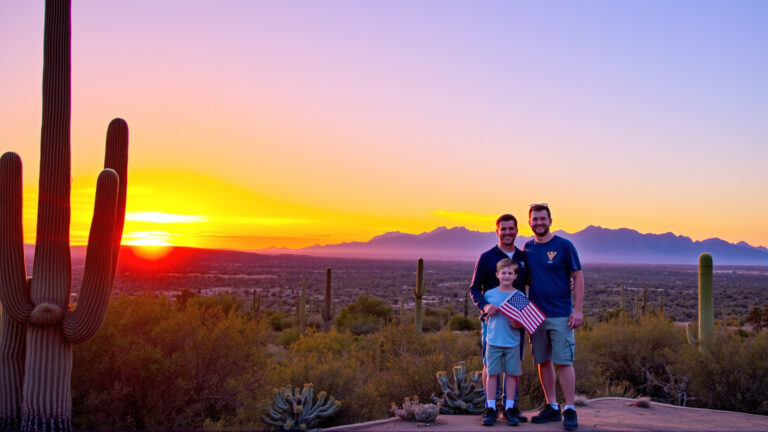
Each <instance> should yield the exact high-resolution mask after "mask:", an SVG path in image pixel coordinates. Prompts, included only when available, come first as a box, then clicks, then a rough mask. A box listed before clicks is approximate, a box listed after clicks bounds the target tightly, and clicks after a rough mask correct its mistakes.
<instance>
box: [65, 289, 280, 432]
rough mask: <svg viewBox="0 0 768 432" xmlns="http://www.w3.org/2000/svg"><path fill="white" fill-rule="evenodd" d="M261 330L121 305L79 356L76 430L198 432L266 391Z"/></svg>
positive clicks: (165, 306)
mask: <svg viewBox="0 0 768 432" xmlns="http://www.w3.org/2000/svg"><path fill="white" fill-rule="evenodd" d="M266 333H267V327H266V324H265V323H263V322H253V321H249V320H246V319H244V318H243V317H242V316H240V315H238V314H236V313H226V312H225V311H224V308H223V307H217V306H210V307H209V305H206V306H205V307H201V306H199V305H196V304H195V301H194V300H190V301H189V302H188V304H187V306H186V307H185V308H184V309H183V310H178V309H176V308H175V307H173V306H172V305H171V304H170V303H169V302H168V301H166V300H156V299H152V298H149V297H140V298H127V297H122V298H118V299H116V300H115V301H114V302H113V303H112V305H111V306H110V307H109V309H108V311H107V316H106V320H105V322H104V325H103V326H102V328H101V330H100V331H99V332H98V333H97V334H96V336H94V337H93V338H92V339H91V340H90V341H89V342H87V343H85V344H83V345H81V346H78V348H77V349H76V350H75V351H74V357H75V359H74V360H75V361H74V368H73V372H72V393H73V408H74V410H73V423H74V424H75V426H76V427H77V428H83V429H198V428H200V427H201V426H202V425H203V423H204V422H205V421H206V420H207V419H208V420H211V421H215V422H218V421H226V420H227V419H229V418H233V417H236V416H237V415H238V412H239V410H240V409H241V407H242V406H243V404H244V403H247V402H248V401H247V399H248V398H253V397H257V395H259V394H263V393H265V392H266V390H267V383H266V380H267V376H268V375H267V366H268V364H269V362H268V361H267V358H266V355H265V354H264V352H265V349H264V347H265V345H266V343H265V340H266Z"/></svg>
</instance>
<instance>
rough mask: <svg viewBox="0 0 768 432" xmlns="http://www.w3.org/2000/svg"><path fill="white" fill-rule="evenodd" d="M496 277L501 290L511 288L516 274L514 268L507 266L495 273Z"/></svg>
mask: <svg viewBox="0 0 768 432" xmlns="http://www.w3.org/2000/svg"><path fill="white" fill-rule="evenodd" d="M496 277H497V278H499V285H500V286H501V287H502V288H510V287H512V282H514V281H515V279H516V278H517V272H516V271H515V267H513V266H509V267H504V268H503V269H501V270H499V271H497V272H496Z"/></svg>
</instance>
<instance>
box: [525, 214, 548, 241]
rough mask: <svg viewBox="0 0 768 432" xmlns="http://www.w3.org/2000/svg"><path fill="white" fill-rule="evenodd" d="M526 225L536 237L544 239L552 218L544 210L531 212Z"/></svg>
mask: <svg viewBox="0 0 768 432" xmlns="http://www.w3.org/2000/svg"><path fill="white" fill-rule="evenodd" d="M528 225H530V226H531V230H532V231H533V233H534V234H535V235H536V237H545V236H546V235H547V234H549V227H550V226H551V225H552V218H551V217H549V212H548V211H546V210H533V211H532V212H531V214H530V216H529V218H528Z"/></svg>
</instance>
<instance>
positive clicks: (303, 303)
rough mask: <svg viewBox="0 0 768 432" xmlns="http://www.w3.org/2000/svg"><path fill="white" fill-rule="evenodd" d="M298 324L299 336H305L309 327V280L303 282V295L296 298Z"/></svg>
mask: <svg viewBox="0 0 768 432" xmlns="http://www.w3.org/2000/svg"><path fill="white" fill-rule="evenodd" d="M296 323H297V324H298V326H299V334H304V330H305V329H306V326H307V280H306V279H302V280H301V294H300V295H299V296H298V297H297V298H296Z"/></svg>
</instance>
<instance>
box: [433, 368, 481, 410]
mask: <svg viewBox="0 0 768 432" xmlns="http://www.w3.org/2000/svg"><path fill="white" fill-rule="evenodd" d="M437 382H438V384H440V388H442V389H443V397H442V398H438V397H437V396H435V395H434V393H433V394H432V400H433V401H434V402H437V403H440V404H441V405H442V408H441V409H440V412H441V413H443V414H480V413H482V412H483V409H484V408H485V391H483V384H482V374H481V373H480V372H479V371H475V372H472V373H471V375H470V374H467V371H466V367H465V365H464V362H459V363H458V364H456V366H454V367H453V383H450V382H449V381H448V374H446V373H445V371H440V372H438V373H437Z"/></svg>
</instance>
